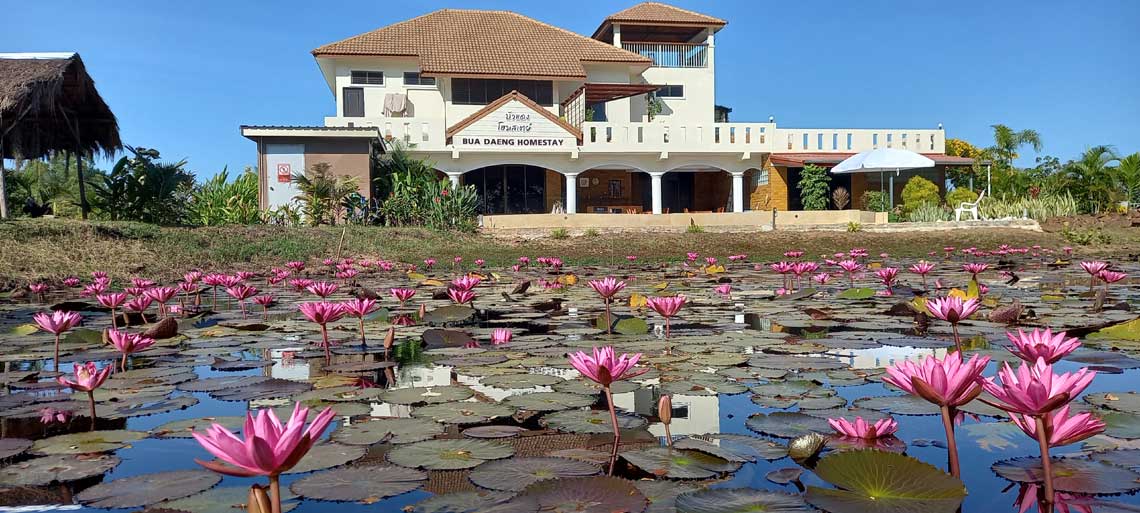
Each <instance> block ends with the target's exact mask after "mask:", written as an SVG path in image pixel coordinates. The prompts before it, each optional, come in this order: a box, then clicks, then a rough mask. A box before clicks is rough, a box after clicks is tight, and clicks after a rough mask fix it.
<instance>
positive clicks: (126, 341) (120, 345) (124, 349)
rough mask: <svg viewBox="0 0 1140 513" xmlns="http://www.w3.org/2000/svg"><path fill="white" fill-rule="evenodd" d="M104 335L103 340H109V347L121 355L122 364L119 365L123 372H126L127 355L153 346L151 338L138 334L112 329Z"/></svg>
mask: <svg viewBox="0 0 1140 513" xmlns="http://www.w3.org/2000/svg"><path fill="white" fill-rule="evenodd" d="M104 334H105V335H106V336H105V337H104V338H105V339H106V340H109V341H110V342H111V345H112V346H114V347H115V349H117V350H118V351H119V352H120V353H122V354H123V359H122V363H121V364H120V367H121V368H122V369H123V372H126V371H127V356H128V355H132V354H134V353H137V352H139V351H144V350H146V349H147V348H148V347H150V346H153V345H154V339H153V338H150V337H144V336H142V335H140V334H138V333H127V332H125V331H119V330H117V329H114V328H112V329H109V330H107V331H106V332H104Z"/></svg>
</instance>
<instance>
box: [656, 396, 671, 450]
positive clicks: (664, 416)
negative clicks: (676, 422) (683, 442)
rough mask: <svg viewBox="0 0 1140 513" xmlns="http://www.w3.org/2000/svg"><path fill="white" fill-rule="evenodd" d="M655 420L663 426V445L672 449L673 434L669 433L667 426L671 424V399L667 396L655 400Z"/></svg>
mask: <svg viewBox="0 0 1140 513" xmlns="http://www.w3.org/2000/svg"><path fill="white" fill-rule="evenodd" d="M657 418H659V419H661V423H662V424H664V425H665V444H666V445H668V446H669V447H673V434H672V433H670V432H669V424H670V423H672V422H673V399H672V398H671V397H670V396H668V395H663V396H661V399H658V400H657Z"/></svg>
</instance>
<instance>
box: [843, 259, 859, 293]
mask: <svg viewBox="0 0 1140 513" xmlns="http://www.w3.org/2000/svg"><path fill="white" fill-rule="evenodd" d="M839 268H840V269H843V272H845V273H847V280H848V283H849V285H850V286H852V287H854V286H855V275H856V274H858V273H859V271H860V270H861V269H863V264H860V263H859V262H857V261H855V260H852V259H847V260H840V261H839Z"/></svg>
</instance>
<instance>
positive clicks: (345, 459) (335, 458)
mask: <svg viewBox="0 0 1140 513" xmlns="http://www.w3.org/2000/svg"><path fill="white" fill-rule="evenodd" d="M367 453H368V448H367V447H365V446H362V445H345V444H338V443H334V442H324V443H319V444H317V445H314V446H313V448H312V449H309V452H308V454H305V457H303V458H301V461H300V462H298V463H297V466H295V467H293V468H291V469H289V471H288V472H286V474H304V473H306V472H312V471H314V470H322V469H326V468H332V467H339V466H341V465H344V464H346V463H350V462H353V461H356V460H358V459H360V458H363V457H364V455H365V454H367Z"/></svg>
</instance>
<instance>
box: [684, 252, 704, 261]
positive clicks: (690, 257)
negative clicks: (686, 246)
mask: <svg viewBox="0 0 1140 513" xmlns="http://www.w3.org/2000/svg"><path fill="white" fill-rule="evenodd" d="M700 257H701V254H700V253H697V252H695V251H689V252H688V253H685V259H686V260H688V261H689V262H696V261H697V259H698V258H700Z"/></svg>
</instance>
